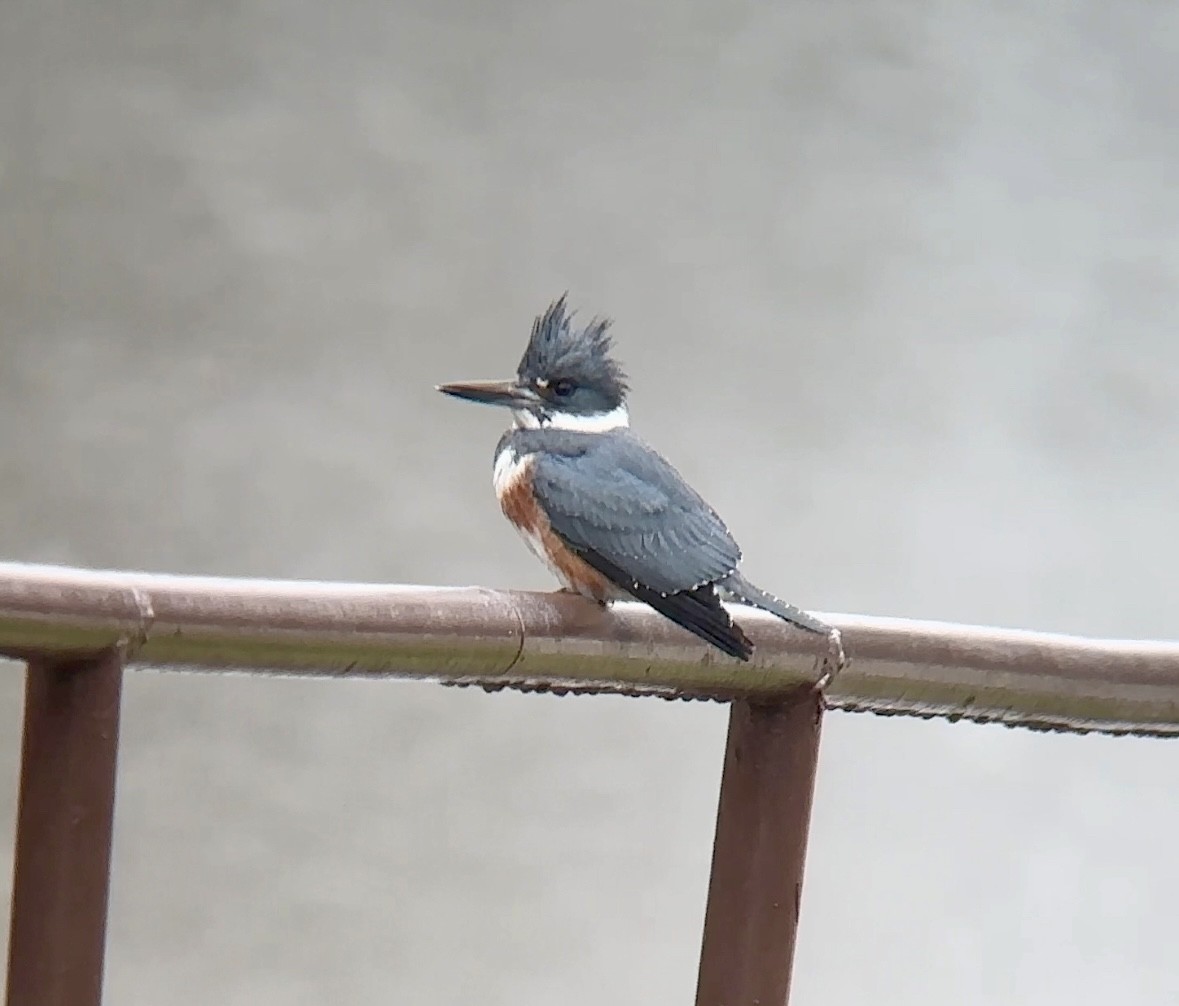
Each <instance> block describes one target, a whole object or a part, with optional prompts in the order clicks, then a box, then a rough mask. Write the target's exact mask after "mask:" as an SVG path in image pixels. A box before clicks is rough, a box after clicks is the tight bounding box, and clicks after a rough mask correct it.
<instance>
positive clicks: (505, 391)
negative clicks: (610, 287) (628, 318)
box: [438, 297, 629, 432]
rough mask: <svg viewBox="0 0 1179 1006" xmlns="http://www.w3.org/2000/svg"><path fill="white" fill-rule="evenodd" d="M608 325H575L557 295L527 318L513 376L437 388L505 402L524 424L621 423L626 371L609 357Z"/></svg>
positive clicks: (595, 426) (597, 321) (602, 426)
mask: <svg viewBox="0 0 1179 1006" xmlns="http://www.w3.org/2000/svg"><path fill="white" fill-rule="evenodd" d="M609 327H610V323H609V322H608V321H607V320H605V319H603V318H592V319H590V321H589V322H588V323H587V324H585V325H583V326H575V325H574V324H573V314H572V312H570V311H569V310H568V309H567V307H566V303H565V298H564V297H561V299H560V300H558V301H556V302H555V303H554V304H552V305H551V306H550V307H549V309H548V310H547V311H545V312H544V314H542V315H540V316H539V317H538V318H537V319H536V321H534V322H533V324H532V336H531V338H529V340H528V348H527V349H525V350H524V356H523V357H522V358H521V359H520V366H519V367H518V368H517V370H516V377H515V378H514V379H512V380H508V381H464V382H460V383H456V384H441V385H439V386H438V390H439V391H441V392H443V393H445V394H447V395H454V396H455V397H456V398H464V399H466V400H467V401H471V402H482V403H484V404H487V405H502V406H505V407H507V408H509V409H511V410H512V414H513V416H514V417H515V420H516V425H517V426H521V427H525V428H531V429H539V428H544V427H547V428H552V429H566V430H583V431H587V432H602V431H605V430H610V429H616V428H618V427H620V426H626V425H628V422H629V417H628V415H627V409H626V392H627V384H626V375H625V374H624V373H623V372H622V367H621V366H619V364H618V362H617V361H616V360H615V359H614V358H613V356H612V355H611V349H612V345H611V339H610V335H609Z"/></svg>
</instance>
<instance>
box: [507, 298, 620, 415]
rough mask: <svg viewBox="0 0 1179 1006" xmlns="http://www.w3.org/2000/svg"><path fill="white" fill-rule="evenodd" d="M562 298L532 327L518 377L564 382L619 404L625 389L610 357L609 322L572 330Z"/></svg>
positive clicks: (601, 320)
mask: <svg viewBox="0 0 1179 1006" xmlns="http://www.w3.org/2000/svg"><path fill="white" fill-rule="evenodd" d="M566 296H567V295H564V294H563V295H562V296H561V298H560V299H559V300H557V301H555V302H554V303H553V304H551V305H550V306H549V309H548V310H547V311H545V313H544V314H542V315H540V316H539V317H538V318H537V319H536V321H534V322H533V323H532V336H531V338H530V339H529V340H528V348H527V349H526V350H525V351H524V356H523V357H522V358H521V360H520V367H519V371H518V373H519V376H520V377H521V378H522V379H536V378H544V379H546V380H549V381H556V380H559V379H561V378H567V379H569V380H573V381H575V382H577V383H578V384H579V385H582V386H585V387H590V388H593V389H595V390H596V391H598V392H599V393H601V394H603V395H605V396H607V397H609V398H611V399H614V400H616V403H617V404H621V403H622V402H623V401H624V400H625V399H626V393H627V390H628V385H627V380H626V374H625V373H624V372H623V370H622V367H621V365H620V364H619V363H618V361H617V360H615V359H614V358H613V356H612V355H611V352H612V350H613V340H612V339H611V338H610V334H609V328H610V321H609V319H606V318H592V319H590V321H589V324H587V325H585V326H584V327H580V328H575V327H574V326H573V315H574V312H572V311H569V310H567V307H566Z"/></svg>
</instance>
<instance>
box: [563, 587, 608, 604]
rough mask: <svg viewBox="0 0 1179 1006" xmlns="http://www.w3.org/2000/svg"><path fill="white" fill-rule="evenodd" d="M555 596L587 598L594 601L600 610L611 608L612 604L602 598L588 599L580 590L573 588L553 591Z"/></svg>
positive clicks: (588, 598) (588, 599)
mask: <svg viewBox="0 0 1179 1006" xmlns="http://www.w3.org/2000/svg"><path fill="white" fill-rule="evenodd" d="M553 593H554V594H572V595H573V596H574V597H585V599H586V600H587V601H593V602H594V604H596V605H597V606H598V607H599V608H608V607H610V602H609V601H607V600H603V599H602V598H600V597H586V595H585V594H583V593H582V592H581V591H580V590H574V589H573V588H572V587H558V588H557V589H556V590H554V591H553Z"/></svg>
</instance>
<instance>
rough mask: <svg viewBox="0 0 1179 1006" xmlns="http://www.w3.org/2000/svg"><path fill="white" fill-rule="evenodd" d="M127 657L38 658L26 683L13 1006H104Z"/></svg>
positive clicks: (11, 961)
mask: <svg viewBox="0 0 1179 1006" xmlns="http://www.w3.org/2000/svg"><path fill="white" fill-rule="evenodd" d="M122 683H123V660H122V654H121V652H119V651H116V650H110V651H107V652H106V653H103V654H102V655H100V656H97V657H94V658H91V659H85V660H70V661H63V660H60V659H50V658H34V659H32V660H30V661H29V665H28V670H27V671H26V680H25V721H24V740H23V743H22V747H21V777H20V806H19V810H18V812H17V832H16V855H15V862H14V870H13V883H12V928H11V931H10V934H9V943H8V1006H98V1004H99V1003H100V1002H101V1000H102V975H103V952H104V944H105V941H106V914H107V897H108V892H109V889H110V858H111V825H112V823H113V816H114V798H115V764H116V757H117V752H118V743H119V702H120V695H121V692H122Z"/></svg>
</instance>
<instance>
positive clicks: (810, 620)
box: [716, 572, 831, 636]
mask: <svg viewBox="0 0 1179 1006" xmlns="http://www.w3.org/2000/svg"><path fill="white" fill-rule="evenodd" d="M716 585H717V586H718V587H719V588H720V589H721V590H722V591H724V592H725V593H727V594H731V595H732V596H733V598H734V599H735V600H738V601H741V602H742V603H743V604H749V605H752V606H753V607H755V608H761V610H762V611H768V612H769V613H770V614H771V615H777V616H778V617H779V618H780V619H782V620H783V621H785V622H789V623H790V624H791V625H797V626H798V627H799V628H800V629H806V631H807V632H816V633H818V634H819V635H821V636H829V635H830V634H831V626H830V625H828V624H827V623H826V622H823V621H820V620H819V619H817V618H815V616H814V615H811V614H808V613H807V612H805V611H803V610H802V609H801V608H796V607H794V605H793V604H787V603H786V602H785V601H783V600H780V599H779V598H777V597H774V595H773V594H767V593H766V592H765V591H764V590H762V589H761V588H760V587H755V586H754V585H753V584H752V583H750V582H749V581H748V580H746V579H745V577H743V576H742V575H741V574H740V573H737V572H733V573H730V574H729V575H728V576H726V577H725V578H724V579H723V580H718V581H717V583H716Z"/></svg>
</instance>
